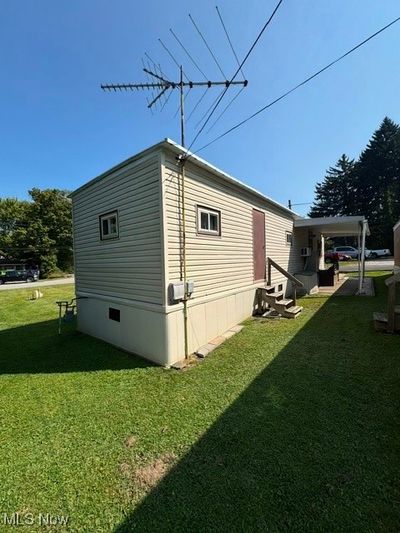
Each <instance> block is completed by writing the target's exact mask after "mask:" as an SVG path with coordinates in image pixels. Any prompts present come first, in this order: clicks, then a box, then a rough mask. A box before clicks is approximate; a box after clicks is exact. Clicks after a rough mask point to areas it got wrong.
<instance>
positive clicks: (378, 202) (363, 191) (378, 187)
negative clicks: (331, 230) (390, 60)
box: [352, 117, 400, 250]
mask: <svg viewBox="0 0 400 533" xmlns="http://www.w3.org/2000/svg"><path fill="white" fill-rule="evenodd" d="M353 211H354V212H353V213H352V214H364V215H366V216H367V217H368V220H369V225H370V228H371V237H370V239H369V242H371V243H373V246H374V247H379V248H380V247H383V248H390V249H391V250H393V226H394V224H395V223H396V222H397V220H398V219H399V218H400V128H399V126H398V125H397V124H396V123H395V122H393V121H392V120H391V119H389V118H388V117H385V119H384V120H383V121H382V123H381V125H380V127H379V128H378V129H377V130H376V131H375V132H374V134H373V135H372V138H371V140H370V141H369V143H368V145H367V147H366V148H365V150H364V151H363V152H362V153H361V155H360V158H359V160H358V162H357V164H356V168H355V172H354V210H353Z"/></svg>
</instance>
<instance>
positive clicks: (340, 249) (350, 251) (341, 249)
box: [333, 246, 371, 259]
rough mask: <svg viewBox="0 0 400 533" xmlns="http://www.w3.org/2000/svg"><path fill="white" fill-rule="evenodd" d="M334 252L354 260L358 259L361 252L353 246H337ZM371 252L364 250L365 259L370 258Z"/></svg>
mask: <svg viewBox="0 0 400 533" xmlns="http://www.w3.org/2000/svg"><path fill="white" fill-rule="evenodd" d="M333 251H334V252H337V253H339V254H344V255H349V256H350V257H351V258H352V259H357V258H358V255H359V252H358V250H357V248H354V247H353V246H335V247H334V248H333ZM370 253H371V250H367V248H365V250H364V257H365V259H367V257H370Z"/></svg>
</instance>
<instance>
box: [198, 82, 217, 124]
mask: <svg viewBox="0 0 400 533" xmlns="http://www.w3.org/2000/svg"><path fill="white" fill-rule="evenodd" d="M223 92H224V91H223V90H222V92H221V94H222V93H223ZM221 94H217V96H216V97H215V98H214V100H213V101H212V103H211V105H210V107H209V108H208V109H207V111H206V112H205V113H204V115H203V116H202V117H201V119H200V120H199V121H198V122H197V124H196V126H195V129H197V128H198V127H199V126H200V124H201V123H202V122H203V120H204V119H205V118H206V116H207V115H208V112H209V111H210V109H211V108H212V106H213V105H214V104H215V102H216V101H217V100H218V98H219V97H220V96H221Z"/></svg>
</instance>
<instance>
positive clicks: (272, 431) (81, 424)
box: [0, 273, 400, 532]
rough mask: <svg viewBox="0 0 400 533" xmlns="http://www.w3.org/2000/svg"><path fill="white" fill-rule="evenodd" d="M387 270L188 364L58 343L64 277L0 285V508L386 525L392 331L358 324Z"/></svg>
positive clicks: (394, 509)
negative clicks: (364, 286)
mask: <svg viewBox="0 0 400 533" xmlns="http://www.w3.org/2000/svg"><path fill="white" fill-rule="evenodd" d="M383 280H384V276H383V275H382V274H380V273H376V274H375V281H376V289H377V297H375V298H361V297H359V298H357V297H336V298H334V297H332V298H329V299H327V298H306V299H304V300H303V302H302V305H304V307H305V310H304V312H303V313H302V315H301V316H300V317H299V318H298V319H296V320H292V321H290V320H280V321H267V322H264V323H262V322H260V321H252V320H250V321H248V322H247V323H246V327H245V328H244V329H243V330H242V332H241V333H239V334H238V335H237V336H235V337H233V338H231V339H230V340H229V341H227V342H226V343H225V344H224V345H222V346H221V347H220V348H219V349H217V350H216V351H215V352H214V353H213V355H212V356H210V358H208V359H207V360H205V362H203V363H201V364H199V365H197V366H195V367H193V368H190V369H189V370H187V371H184V372H177V371H172V370H164V369H162V368H158V367H155V366H151V365H150V364H148V363H146V362H145V361H143V360H141V359H139V358H136V357H134V356H130V355H127V354H125V353H123V352H121V351H119V350H117V349H115V348H113V347H111V346H109V345H107V344H105V343H103V342H101V341H98V340H96V339H92V338H90V337H87V336H84V335H82V334H79V333H77V332H75V331H74V328H73V326H68V327H67V328H65V329H64V332H63V334H62V336H60V337H59V336H58V335H57V321H56V317H57V310H56V306H55V304H54V302H55V300H57V299H66V298H68V297H70V296H72V286H57V287H46V288H42V289H41V290H42V292H43V293H44V297H43V299H41V300H37V301H28V300H27V297H28V295H29V294H30V292H31V290H27V289H23V290H12V291H3V292H1V293H0V304H1V305H0V329H1V331H0V348H1V351H0V426H1V431H0V457H1V462H0V511H2V512H6V513H9V514H10V513H12V512H14V511H20V512H22V513H25V512H31V513H33V514H35V515H36V514H38V513H52V514H62V515H68V516H69V525H68V527H67V528H64V529H66V530H68V531H85V532H86V531H88V532H90V531H93V532H102V531H113V530H115V531H118V532H125V531H149V532H150V531H151V532H152V531H157V530H158V531H255V530H264V531H266V530H268V531H282V530H290V531H307V532H310V531H398V524H399V523H400V510H399V506H398V501H399V496H400V491H399V485H398V479H399V477H400V460H399V459H400V443H399V431H400V420H399V407H400V406H399V403H400V402H399V398H400V395H399V392H400V387H399V375H400V371H399V369H400V361H399V356H400V336H390V335H384V334H377V333H375V332H374V330H373V328H372V323H371V317H372V312H373V311H377V310H381V309H384V307H385V287H384V283H383ZM163 474H165V475H164V477H163V478H162V479H160V477H161V476H162V475H163ZM396 502H397V503H396ZM0 519H1V515H0ZM0 529H1V527H0ZM39 529H40V527H39V526H38V525H37V524H35V525H34V526H33V527H30V528H29V530H30V531H33V530H39ZM57 531H63V527H62V526H61V527H59V528H58V529H57Z"/></svg>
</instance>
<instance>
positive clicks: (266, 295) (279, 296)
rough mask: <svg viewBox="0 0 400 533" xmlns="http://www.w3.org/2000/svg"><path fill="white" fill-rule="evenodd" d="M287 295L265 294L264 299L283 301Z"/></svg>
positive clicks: (280, 292)
mask: <svg viewBox="0 0 400 533" xmlns="http://www.w3.org/2000/svg"><path fill="white" fill-rule="evenodd" d="M284 295H285V293H284V292H283V291H278V292H269V293H267V294H264V298H266V299H268V298H272V299H274V300H281V299H282V298H283V297H284Z"/></svg>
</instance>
